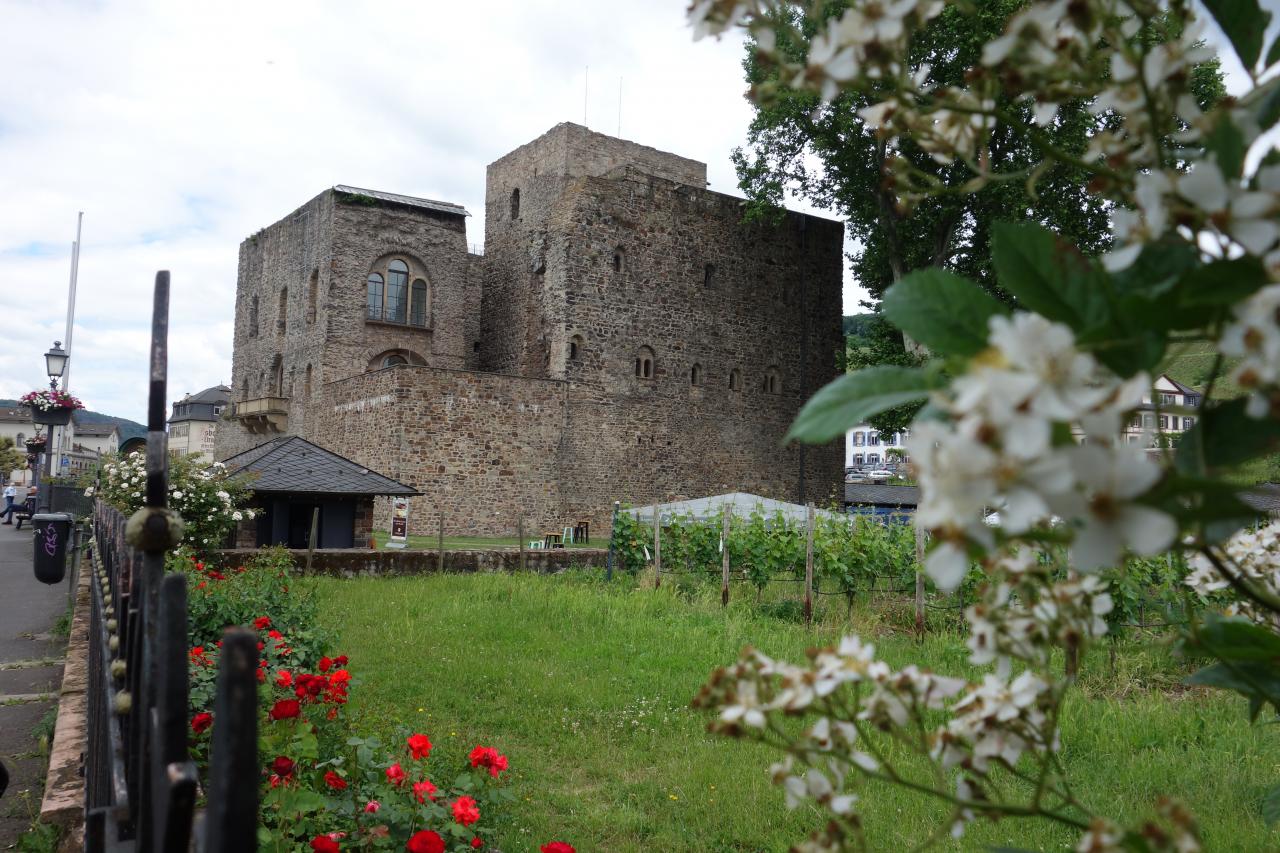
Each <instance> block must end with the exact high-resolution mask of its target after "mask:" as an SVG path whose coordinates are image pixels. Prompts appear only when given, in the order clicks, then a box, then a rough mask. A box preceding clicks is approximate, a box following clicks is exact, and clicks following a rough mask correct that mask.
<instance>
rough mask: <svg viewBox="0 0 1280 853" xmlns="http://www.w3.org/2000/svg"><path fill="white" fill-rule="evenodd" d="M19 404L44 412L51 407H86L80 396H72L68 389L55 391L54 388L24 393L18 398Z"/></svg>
mask: <svg viewBox="0 0 1280 853" xmlns="http://www.w3.org/2000/svg"><path fill="white" fill-rule="evenodd" d="M18 404H19V405H22V406H30V407H31V408H33V409H40V410H41V411H43V412H47V411H49V410H50V409H83V408H84V403H82V402H80V399H79V398H78V397H72V396H71V395H70V394H68V393H67V392H66V391H55V390H53V389H45V390H42V391H32V392H30V393H28V394H23V395H22V396H21V397H20V398H18Z"/></svg>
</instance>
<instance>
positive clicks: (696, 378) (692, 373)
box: [689, 362, 702, 388]
mask: <svg viewBox="0 0 1280 853" xmlns="http://www.w3.org/2000/svg"><path fill="white" fill-rule="evenodd" d="M689 384H690V385H693V386H694V387H695V388H696V387H697V386H699V385H701V384H702V365H701V364H697V363H696V362H695V363H694V365H693V367H691V368H689Z"/></svg>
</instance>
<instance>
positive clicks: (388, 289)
mask: <svg viewBox="0 0 1280 853" xmlns="http://www.w3.org/2000/svg"><path fill="white" fill-rule="evenodd" d="M410 274H411V271H410V267H409V264H408V263H407V262H406V261H405V260H404V259H403V258H395V257H393V258H390V259H389V260H387V262H386V266H385V267H383V266H382V265H381V264H375V265H374V268H373V270H371V271H370V272H369V278H368V290H367V294H368V296H367V299H368V305H367V309H366V312H365V316H366V317H367V318H368V319H370V320H374V321H377V322H379V323H404V324H406V325H410V326H418V327H419V328H425V327H426V326H427V324H428V323H430V322H431V286H430V285H429V284H428V283H427V280H426V277H425V276H422V275H421V274H418V275H416V276H414V278H413V285H412V286H410V284H409V278H410Z"/></svg>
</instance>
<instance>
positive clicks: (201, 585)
mask: <svg viewBox="0 0 1280 853" xmlns="http://www.w3.org/2000/svg"><path fill="white" fill-rule="evenodd" d="M208 585H209V584H208V583H206V582H205V581H200V583H198V584H196V589H204V588H205V587H206V586H208Z"/></svg>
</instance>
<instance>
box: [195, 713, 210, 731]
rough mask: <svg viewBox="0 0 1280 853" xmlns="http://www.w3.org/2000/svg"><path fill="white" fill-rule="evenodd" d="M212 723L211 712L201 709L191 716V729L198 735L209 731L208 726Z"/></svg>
mask: <svg viewBox="0 0 1280 853" xmlns="http://www.w3.org/2000/svg"><path fill="white" fill-rule="evenodd" d="M212 725H213V714H208V713H205V712H203V711H201V712H200V713H199V714H196V715H195V716H194V717H192V718H191V731H193V732H195V733H196V734H198V735H202V734H204V733H205V732H207V731H209V726H212Z"/></svg>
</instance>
